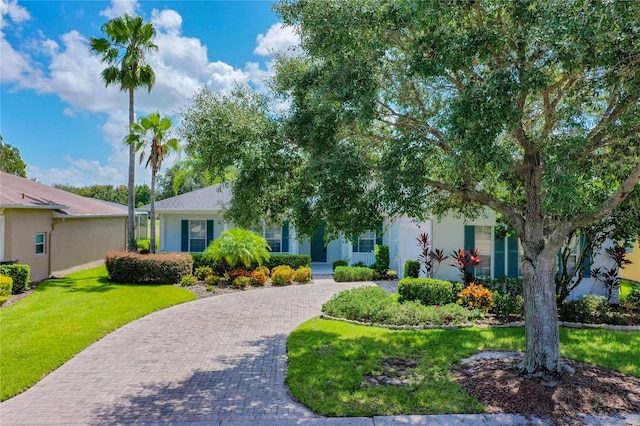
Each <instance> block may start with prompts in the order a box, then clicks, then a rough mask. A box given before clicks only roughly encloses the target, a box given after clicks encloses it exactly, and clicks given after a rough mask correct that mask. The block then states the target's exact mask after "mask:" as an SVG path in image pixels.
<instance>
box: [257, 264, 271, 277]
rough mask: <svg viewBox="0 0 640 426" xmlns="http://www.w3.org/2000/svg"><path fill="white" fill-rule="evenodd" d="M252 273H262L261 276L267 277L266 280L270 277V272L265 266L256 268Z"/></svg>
mask: <svg viewBox="0 0 640 426" xmlns="http://www.w3.org/2000/svg"><path fill="white" fill-rule="evenodd" d="M254 271H256V272H258V271H259V272H262V273H263V274H265V275H266V276H267V278H269V277H270V276H271V271H270V270H269V268H267V267H266V266H258V267H257V268H256V269H255V270H254Z"/></svg>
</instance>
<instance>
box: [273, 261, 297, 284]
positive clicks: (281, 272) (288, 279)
mask: <svg viewBox="0 0 640 426" xmlns="http://www.w3.org/2000/svg"><path fill="white" fill-rule="evenodd" d="M294 275H295V271H294V270H293V269H292V268H291V266H289V265H279V266H276V267H275V268H273V269H272V270H271V284H273V285H276V286H283V285H291V284H293V277H294Z"/></svg>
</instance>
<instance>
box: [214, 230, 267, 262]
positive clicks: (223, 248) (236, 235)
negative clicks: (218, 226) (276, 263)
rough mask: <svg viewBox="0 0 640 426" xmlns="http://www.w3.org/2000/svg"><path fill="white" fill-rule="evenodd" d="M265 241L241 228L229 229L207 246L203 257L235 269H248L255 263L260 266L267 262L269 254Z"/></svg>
mask: <svg viewBox="0 0 640 426" xmlns="http://www.w3.org/2000/svg"><path fill="white" fill-rule="evenodd" d="M268 247H269V246H268V244H267V240H265V239H264V238H263V237H262V236H260V235H258V234H256V233H255V232H252V231H249V230H247V229H242V228H231V229H227V230H226V231H224V232H223V233H222V234H220V237H219V238H218V239H216V240H214V241H212V242H211V244H209V247H207V249H206V250H205V251H204V254H205V255H208V256H211V257H212V258H213V260H215V261H218V262H222V261H224V262H225V263H226V264H228V265H229V266H231V267H232V268H235V267H237V266H239V265H243V266H244V267H245V268H249V267H250V266H251V264H252V263H254V262H256V263H258V264H259V265H262V263H263V262H264V261H267V260H269V258H270V256H271V255H270V253H269V249H268Z"/></svg>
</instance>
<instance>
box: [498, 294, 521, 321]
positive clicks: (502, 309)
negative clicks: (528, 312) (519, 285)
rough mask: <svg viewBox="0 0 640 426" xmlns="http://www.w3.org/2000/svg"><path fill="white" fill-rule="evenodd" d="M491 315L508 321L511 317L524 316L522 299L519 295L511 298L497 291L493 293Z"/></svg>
mask: <svg viewBox="0 0 640 426" xmlns="http://www.w3.org/2000/svg"><path fill="white" fill-rule="evenodd" d="M490 312H491V313H492V314H494V315H495V316H496V317H497V318H499V319H503V320H506V319H509V318H510V317H511V316H519V317H522V316H523V315H524V298H523V297H522V296H521V295H519V294H518V295H516V296H512V295H510V294H508V293H507V294H503V293H500V292H499V291H495V292H494V293H493V306H492V307H491V311H490Z"/></svg>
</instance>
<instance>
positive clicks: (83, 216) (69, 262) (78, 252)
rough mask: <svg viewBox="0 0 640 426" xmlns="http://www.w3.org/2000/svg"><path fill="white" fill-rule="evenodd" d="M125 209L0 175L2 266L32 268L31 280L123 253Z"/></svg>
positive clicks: (3, 173)
mask: <svg viewBox="0 0 640 426" xmlns="http://www.w3.org/2000/svg"><path fill="white" fill-rule="evenodd" d="M126 220H127V209H126V206H114V205H109V204H107V203H104V202H102V201H99V200H95V199H91V198H87V197H82V196H80V195H76V194H72V193H70V192H67V191H63V190H61V189H57V188H52V187H50V186H47V185H43V184H41V183H38V182H34V181H31V180H28V179H24V178H21V177H19V176H14V175H11V174H8V173H5V172H0V262H5V263H6V262H13V261H17V262H19V263H23V264H27V265H29V266H30V268H31V281H40V280H43V279H46V278H48V277H49V276H51V274H52V273H53V272H55V271H61V270H64V269H68V268H71V267H74V266H78V265H82V264H85V263H89V262H93V261H96V260H100V259H103V258H104V254H105V252H107V251H110V250H123V249H124V248H125V241H126Z"/></svg>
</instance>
